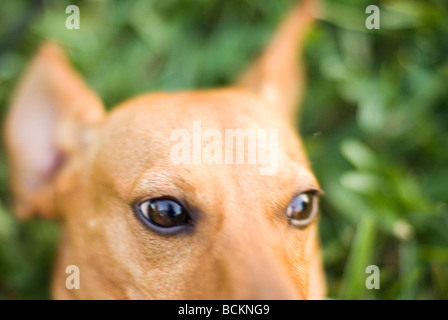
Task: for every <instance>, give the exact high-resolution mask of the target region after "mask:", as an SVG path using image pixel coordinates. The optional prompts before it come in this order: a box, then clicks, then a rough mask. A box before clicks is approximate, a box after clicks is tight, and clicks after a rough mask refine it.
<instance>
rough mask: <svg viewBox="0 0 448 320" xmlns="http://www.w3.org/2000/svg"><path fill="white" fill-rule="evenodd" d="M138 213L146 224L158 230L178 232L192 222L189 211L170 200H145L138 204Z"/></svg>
mask: <svg viewBox="0 0 448 320" xmlns="http://www.w3.org/2000/svg"><path fill="white" fill-rule="evenodd" d="M138 211H139V213H140V215H141V216H142V218H143V219H144V220H145V222H147V224H149V225H150V226H151V227H153V228H156V229H176V230H177V229H179V228H181V227H182V226H185V225H187V224H188V222H189V221H190V215H189V214H188V211H187V210H186V209H185V208H184V207H183V206H182V205H181V204H179V203H178V202H177V201H175V200H173V199H169V198H156V199H149V200H145V201H143V202H141V203H140V204H138Z"/></svg>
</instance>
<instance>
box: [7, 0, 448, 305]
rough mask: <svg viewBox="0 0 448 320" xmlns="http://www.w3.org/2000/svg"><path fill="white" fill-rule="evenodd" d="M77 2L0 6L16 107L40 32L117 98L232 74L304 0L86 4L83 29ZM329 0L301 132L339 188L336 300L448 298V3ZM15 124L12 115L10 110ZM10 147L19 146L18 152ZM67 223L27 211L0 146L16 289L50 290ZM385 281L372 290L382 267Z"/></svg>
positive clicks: (332, 278)
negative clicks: (70, 20) (19, 208)
mask: <svg viewBox="0 0 448 320" xmlns="http://www.w3.org/2000/svg"><path fill="white" fill-rule="evenodd" d="M69 4H72V3H70V2H68V1H41V2H40V1H25V0H20V1H2V3H1V4H0V119H2V120H3V119H4V115H5V111H6V108H7V105H8V101H9V98H10V96H11V91H12V89H13V88H14V86H15V85H16V83H17V80H18V78H19V76H20V74H21V72H22V71H23V69H24V67H25V66H26V62H27V61H29V59H30V57H31V56H32V54H33V52H34V51H35V50H36V48H37V47H38V46H39V44H40V43H41V42H42V41H43V40H44V39H48V38H53V39H57V40H58V41H59V42H60V43H62V44H63V45H64V46H65V48H66V49H67V51H68V53H69V55H70V58H71V60H72V62H73V63H74V64H75V66H76V67H77V69H78V70H79V71H80V73H81V74H82V75H83V76H84V77H85V78H86V79H87V82H88V83H89V84H90V85H91V86H92V87H93V88H94V89H95V90H96V91H97V92H99V93H100V95H101V97H102V98H103V99H104V102H105V104H106V106H107V107H108V108H111V107H113V106H114V105H115V104H117V103H119V102H120V101H123V100H125V99H127V98H129V97H130V96H132V95H136V94H140V93H143V92H147V91H153V90H176V89H188V88H198V87H214V86H220V85H225V84H228V83H231V82H232V80H234V79H235V77H236V76H238V74H239V73H240V72H241V71H242V70H243V69H244V67H245V66H246V65H247V64H248V63H249V61H251V60H252V59H253V58H254V57H255V56H256V54H257V53H258V52H259V51H260V50H261V48H262V47H263V44H264V43H266V41H267V40H268V39H269V37H270V35H271V34H272V32H273V31H274V30H275V26H276V25H277V23H278V22H279V21H280V19H281V17H282V16H283V15H284V13H285V12H286V11H287V8H288V7H289V4H290V3H289V2H288V1H267V0H245V1H242V0H228V1H206V0H195V1H183V0H164V1H144V0H140V1H118V0H116V1H81V2H77V4H78V5H79V7H80V11H81V29H80V30H67V29H66V28H65V19H66V17H67V16H68V15H67V14H65V7H66V6H67V5H69ZM369 4H372V3H371V2H370V1H364V0H363V1H359V0H345V1H334V0H332V1H326V2H324V8H325V9H326V10H324V12H323V13H322V15H321V17H320V20H319V21H318V24H317V26H316V28H315V29H314V30H313V31H312V33H311V34H310V36H309V39H308V43H307V48H306V62H307V69H308V71H307V73H308V86H307V92H306V97H305V101H304V103H303V112H302V120H301V123H302V126H301V128H300V129H299V130H300V132H301V134H302V136H303V138H304V141H305V144H306V148H307V151H308V153H309V155H310V158H311V162H312V165H313V168H314V170H315V172H316V175H317V177H318V179H319V180H320V182H321V185H322V188H323V189H324V191H325V195H324V197H323V199H322V202H321V207H322V210H321V211H322V218H321V221H320V227H321V229H320V234H321V238H322V243H323V247H324V260H325V267H326V271H327V277H328V286H329V293H328V295H329V297H330V298H335V299H448V209H447V203H448V202H447V200H448V166H447V164H448V105H447V104H448V90H447V89H446V88H447V84H448V42H447V41H446V39H448V23H447V22H446V21H448V20H447V17H448V6H447V5H446V3H445V2H444V1H443V0H428V1H418V0H394V1H381V2H379V3H378V2H377V4H378V5H379V6H380V8H381V29H380V30H367V29H366V28H365V27H364V21H365V18H366V17H367V14H365V8H366V6H367V5H369ZM2 122H3V121H2ZM2 150H3V149H2ZM57 235H58V227H57V226H56V225H55V224H54V223H52V222H47V221H40V220H32V221H27V222H19V221H18V220H17V219H16V218H15V217H14V216H13V214H12V213H11V196H10V193H9V188H8V167H7V165H6V160H5V155H4V151H2V152H1V153H0V298H1V299H14V298H18V299H36V298H47V297H48V283H49V277H50V270H51V266H52V261H53V257H54V253H55V246H56V239H57ZM372 264H373V265H378V266H379V268H380V270H381V289H379V290H368V289H366V287H365V280H366V278H367V276H368V275H367V274H365V269H366V267H367V266H368V265H372Z"/></svg>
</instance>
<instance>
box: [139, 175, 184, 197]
mask: <svg viewBox="0 0 448 320" xmlns="http://www.w3.org/2000/svg"><path fill="white" fill-rule="evenodd" d="M186 184H187V182H186V181H185V179H183V178H182V177H180V176H178V175H171V174H167V170H166V168H158V167H153V168H150V169H148V170H145V171H144V172H143V173H142V174H141V175H140V176H139V177H138V178H137V179H136V181H135V182H134V184H133V186H132V188H131V199H132V200H138V199H141V198H145V197H148V196H151V197H160V196H165V195H172V196H176V195H177V196H180V195H181V194H183V193H184V192H185V191H184V189H185V188H184V187H185V185H186Z"/></svg>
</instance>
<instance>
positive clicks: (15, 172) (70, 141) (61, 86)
mask: <svg viewBox="0 0 448 320" xmlns="http://www.w3.org/2000/svg"><path fill="white" fill-rule="evenodd" d="M104 115H105V111H104V108H103V105H102V103H101V101H100V100H99V98H98V97H97V96H96V95H95V94H94V93H93V92H92V91H91V90H90V89H89V88H88V87H87V85H86V84H85V83H84V81H83V80H82V79H81V78H80V77H79V75H78V74H77V73H76V72H75V71H74V70H73V69H72V68H71V66H70V64H69V63H68V62H67V60H66V58H65V56H64V53H63V52H62V50H61V49H60V48H59V47H58V46H57V45H56V44H54V43H48V44H45V45H44V46H43V47H42V48H41V49H40V50H39V52H38V53H37V54H36V56H35V58H34V59H33V61H32V63H31V65H30V67H29V69H28V70H27V72H26V73H25V76H24V77H23V79H22V81H21V83H20V84H19V87H18V90H17V91H16V93H15V95H14V96H13V99H12V105H11V107H10V111H9V114H8V116H7V121H6V134H5V137H6V141H5V143H6V147H7V151H8V156H9V162H10V167H11V178H12V188H13V193H14V198H15V201H14V204H15V211H16V214H17V215H19V216H20V217H28V216H30V215H32V214H37V215H41V216H45V217H54V216H55V214H56V213H55V212H54V197H53V194H54V182H55V180H56V178H57V177H58V174H59V173H60V172H61V171H62V169H63V168H64V167H65V166H67V165H68V164H69V163H70V161H71V159H72V158H73V157H74V156H75V155H76V154H77V153H79V152H81V151H82V150H83V149H85V148H86V146H87V144H88V143H89V140H91V139H92V136H93V134H94V132H95V129H96V128H97V127H98V125H99V124H100V123H101V121H102V119H103V118H104Z"/></svg>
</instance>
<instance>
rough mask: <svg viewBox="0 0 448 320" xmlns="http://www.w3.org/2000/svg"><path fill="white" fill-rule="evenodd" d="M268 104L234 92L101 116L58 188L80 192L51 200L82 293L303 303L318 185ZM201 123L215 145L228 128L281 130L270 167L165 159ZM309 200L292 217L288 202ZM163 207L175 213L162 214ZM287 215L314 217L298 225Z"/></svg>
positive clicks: (140, 102) (172, 99)
mask: <svg viewBox="0 0 448 320" xmlns="http://www.w3.org/2000/svg"><path fill="white" fill-rule="evenodd" d="M265 104H266V103H265V102H263V101H262V100H260V99H257V98H256V97H255V96H252V95H249V94H247V93H244V92H239V91H236V92H235V91H233V90H219V91H213V92H194V93H179V94H172V95H167V94H159V95H157V94H156V95H149V96H143V97H141V98H137V99H135V100H132V101H130V102H128V103H125V104H124V105H123V106H121V107H119V108H118V109H117V110H116V111H114V112H113V113H112V114H111V115H110V116H109V117H107V118H106V119H105V121H104V124H103V125H102V126H101V127H100V128H99V130H98V132H97V134H96V137H95V139H94V140H93V142H92V144H91V146H90V148H89V149H90V150H89V151H88V152H86V153H85V154H84V155H83V156H82V159H80V161H79V167H78V168H72V169H71V170H73V172H72V174H67V175H68V176H69V178H67V177H65V180H68V182H64V181H61V182H60V183H61V185H67V183H72V182H73V181H77V184H76V186H74V187H73V188H72V189H71V190H72V191H69V192H67V191H66V192H65V193H61V194H59V195H58V196H57V197H58V199H60V201H58V203H59V205H60V207H59V208H58V211H59V212H62V213H63V214H64V220H65V222H66V225H67V240H66V247H64V248H63V251H68V253H66V254H67V255H69V257H68V258H67V259H66V260H65V261H64V263H63V264H62V265H61V268H64V266H65V265H67V264H76V265H78V266H79V267H80V268H81V272H82V278H81V290H80V292H83V290H85V292H86V293H87V294H93V292H95V293H96V294H98V291H99V290H101V291H102V290H104V292H102V294H104V296H107V295H112V296H114V297H128V298H145V297H151V298H226V297H234V298H270V297H271V298H305V297H307V296H308V277H309V274H308V273H309V270H308V264H309V257H307V247H309V246H310V245H312V244H313V239H314V238H313V237H314V236H315V234H314V233H315V221H314V216H315V211H316V209H317V208H316V207H315V206H316V205H317V203H316V202H315V199H314V197H315V195H314V194H315V192H316V191H317V190H318V186H317V184H316V181H315V179H314V177H313V175H312V173H311V172H310V171H309V169H308V166H307V164H306V161H305V159H304V155H303V152H302V149H301V147H300V144H299V141H298V139H297V137H296V136H295V135H294V131H293V130H292V128H290V127H289V126H288V125H287V124H286V122H285V121H283V120H282V119H280V118H279V117H276V116H275V114H274V113H271V112H269V108H266V105H265ZM198 120H201V121H202V127H203V131H204V130H206V129H207V128H213V129H217V130H218V131H222V132H223V134H222V136H223V137H224V129H225V128H227V129H228V128H241V129H243V130H246V129H247V128H278V129H279V139H278V140H279V141H280V145H279V151H278V152H279V166H278V167H279V169H278V171H277V172H276V173H275V174H272V175H261V174H260V172H259V169H260V166H259V165H250V164H204V163H200V164H176V163H173V161H172V159H171V152H172V149H173V145H174V144H175V142H173V141H171V140H170V137H171V134H172V132H174V131H175V130H176V129H179V128H184V129H186V130H187V131H189V132H190V135H191V137H193V134H194V132H193V123H194V122H195V121H198ZM305 194H308V195H309V197H310V198H311V197H313V198H312V199H311V201H312V203H310V204H309V208H306V209H304V211H310V210H312V211H313V212H310V213H309V215H312V216H313V217H312V218H311V219H309V218H310V217H309V216H307V215H304V216H303V217H289V216H288V215H287V210H288V207H289V206H290V205H291V202H292V201H297V200H294V199H296V198H297V197H300V195H305ZM302 197H303V196H302ZM167 207H169V208H167ZM169 210H172V211H173V212H174V211H176V210H177V211H178V212H175V214H177V216H173V217H169V214H168V213H169V212H168V211H169ZM291 219H295V220H297V221H301V220H306V219H309V220H310V221H309V222H308V223H307V222H305V223H306V225H304V226H303V227H296V226H294V225H293V223H291V221H290V220H291ZM309 250H310V248H308V251H309ZM308 255H309V253H308ZM62 283H64V282H63V281H62ZM99 288H101V289H99ZM62 290H64V288H63V289H62Z"/></svg>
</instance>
